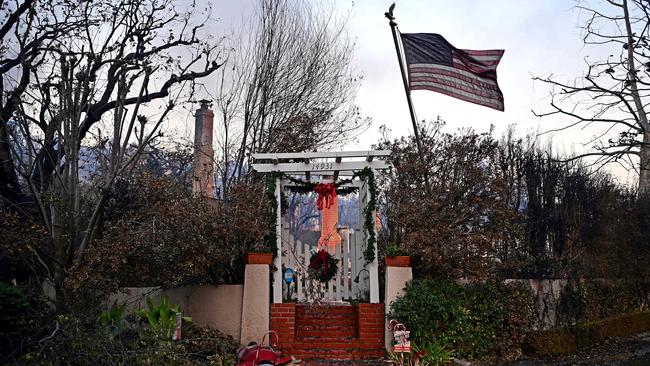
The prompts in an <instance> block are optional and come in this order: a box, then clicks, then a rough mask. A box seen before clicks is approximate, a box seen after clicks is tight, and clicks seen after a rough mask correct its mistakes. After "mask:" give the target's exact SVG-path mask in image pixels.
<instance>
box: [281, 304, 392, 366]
mask: <svg viewBox="0 0 650 366" xmlns="http://www.w3.org/2000/svg"><path fill="white" fill-rule="evenodd" d="M271 329H273V330H275V331H277V332H278V334H279V336H280V344H279V346H280V349H281V350H282V352H283V353H285V354H289V355H293V356H295V357H297V358H300V359H302V360H303V361H305V363H304V365H306V366H312V365H313V366H315V365H361V364H365V365H368V364H373V365H377V364H381V363H382V361H381V359H383V358H384V356H385V352H384V307H383V304H358V305H354V306H353V305H336V306H309V305H300V304H298V305H296V304H272V305H271Z"/></svg>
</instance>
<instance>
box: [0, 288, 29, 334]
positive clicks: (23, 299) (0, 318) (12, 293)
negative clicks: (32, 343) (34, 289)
mask: <svg viewBox="0 0 650 366" xmlns="http://www.w3.org/2000/svg"><path fill="white" fill-rule="evenodd" d="M29 306H30V300H29V297H28V295H27V292H26V291H25V290H24V289H22V288H19V287H16V286H14V285H12V284H9V283H4V282H0V329H3V330H4V329H11V328H14V327H16V326H18V325H19V324H18V323H19V322H21V321H23V320H24V314H25V313H26V312H27V311H28V310H29Z"/></svg>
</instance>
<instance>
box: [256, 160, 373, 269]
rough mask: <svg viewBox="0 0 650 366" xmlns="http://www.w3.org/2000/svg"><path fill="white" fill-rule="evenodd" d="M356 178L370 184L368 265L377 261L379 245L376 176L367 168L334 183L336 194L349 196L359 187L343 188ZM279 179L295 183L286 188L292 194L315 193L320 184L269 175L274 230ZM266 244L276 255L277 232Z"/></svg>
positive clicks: (366, 218)
mask: <svg viewBox="0 0 650 366" xmlns="http://www.w3.org/2000/svg"><path fill="white" fill-rule="evenodd" d="M354 178H360V179H364V180H365V181H366V184H368V193H369V195H370V197H369V198H368V204H367V205H366V207H365V208H364V210H363V218H364V220H363V227H364V229H365V231H366V235H367V239H366V250H365V251H364V252H363V257H364V259H365V260H366V262H367V263H370V262H372V261H373V260H374V259H375V244H376V243H377V237H376V236H375V218H374V215H373V213H374V212H375V209H376V206H377V183H376V181H375V174H374V173H373V171H372V169H370V168H368V167H365V168H363V169H362V170H359V171H356V172H354V174H353V175H352V178H350V179H343V180H340V181H338V182H336V183H334V186H335V187H336V194H338V195H347V194H350V193H354V192H357V191H358V188H357V187H343V185H345V184H349V183H352V181H353V180H354ZM277 179H286V180H288V181H290V182H292V183H295V184H296V186H292V187H285V188H286V189H287V190H288V191H290V192H294V193H302V194H305V193H310V192H314V190H315V188H316V185H317V184H318V183H313V182H309V181H305V180H302V179H298V178H295V177H292V176H289V175H286V174H284V173H282V172H271V173H269V175H268V180H267V185H266V195H267V197H268V199H269V207H270V213H269V214H270V215H269V227H272V228H275V225H276V218H277V212H278V203H277V201H276V198H275V182H276V180H277ZM266 242H267V245H268V246H269V248H270V249H272V250H273V253H276V252H277V248H278V238H277V235H276V233H275V230H271V231H270V233H269V234H268V235H267V240H266Z"/></svg>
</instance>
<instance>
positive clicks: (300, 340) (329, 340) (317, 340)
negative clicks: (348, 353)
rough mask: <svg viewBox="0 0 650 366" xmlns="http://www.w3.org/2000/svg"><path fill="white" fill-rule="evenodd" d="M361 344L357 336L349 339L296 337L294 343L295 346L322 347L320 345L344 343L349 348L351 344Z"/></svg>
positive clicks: (348, 337) (338, 337)
mask: <svg viewBox="0 0 650 366" xmlns="http://www.w3.org/2000/svg"><path fill="white" fill-rule="evenodd" d="M358 342H359V337H357V336H347V337H341V336H321V335H317V336H296V339H295V341H293V343H292V344H293V345H296V344H311V345H320V344H324V343H326V344H332V343H344V344H347V345H348V347H350V344H351V343H355V344H356V343H358Z"/></svg>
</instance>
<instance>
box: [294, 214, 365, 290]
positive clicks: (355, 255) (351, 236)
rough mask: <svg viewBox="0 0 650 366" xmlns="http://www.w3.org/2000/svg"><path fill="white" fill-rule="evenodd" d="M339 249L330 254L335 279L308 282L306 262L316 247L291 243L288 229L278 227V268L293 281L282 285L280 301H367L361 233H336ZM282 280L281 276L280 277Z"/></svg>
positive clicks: (296, 242)
mask: <svg viewBox="0 0 650 366" xmlns="http://www.w3.org/2000/svg"><path fill="white" fill-rule="evenodd" d="M339 235H340V236H341V239H342V242H341V245H338V246H337V247H336V249H335V251H334V253H331V252H330V254H332V255H333V256H334V258H336V259H337V260H338V261H339V266H338V271H337V273H336V276H335V277H334V278H333V279H332V280H330V281H329V282H327V283H326V284H324V283H321V282H319V281H318V280H314V279H310V278H309V275H308V268H309V259H310V258H311V256H312V254H314V253H316V250H317V248H316V245H309V244H307V243H302V242H301V241H300V240H295V239H294V237H293V236H292V235H291V233H290V232H289V225H287V224H286V223H285V222H283V225H282V265H283V269H285V270H286V269H287V268H289V269H291V270H293V271H294V274H295V275H294V281H293V282H291V283H287V282H286V281H283V284H282V290H283V296H282V297H283V299H284V300H285V301H287V300H297V301H313V300H316V299H317V298H318V299H322V300H325V301H347V300H368V296H369V291H370V280H369V272H368V270H367V269H365V260H364V258H363V252H364V250H365V245H366V244H365V240H364V235H363V231H359V230H351V229H348V228H347V227H345V228H341V229H339ZM283 279H284V273H283Z"/></svg>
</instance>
